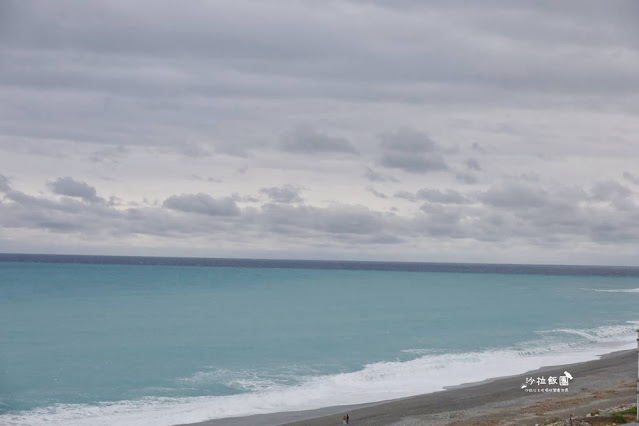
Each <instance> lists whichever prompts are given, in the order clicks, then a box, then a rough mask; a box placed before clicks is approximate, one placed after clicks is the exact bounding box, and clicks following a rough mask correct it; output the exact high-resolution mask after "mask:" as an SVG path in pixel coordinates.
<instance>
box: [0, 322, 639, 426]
mask: <svg viewBox="0 0 639 426" xmlns="http://www.w3.org/2000/svg"><path fill="white" fill-rule="evenodd" d="M637 325H639V322H628V323H627V324H625V325H620V326H605V327H598V328H593V329H555V330H545V331H542V332H540V338H539V339H537V340H534V341H531V342H527V343H525V344H523V345H520V346H519V347H517V348H511V349H507V350H488V351H482V352H469V353H459V354H428V353H427V354H426V355H423V356H420V357H419V358H417V359H413V360H410V361H404V362H399V361H396V362H378V363H373V364H368V365H366V366H365V367H364V368H363V369H361V370H359V371H355V372H351V373H343V374H336V375H330V376H311V377H307V378H306V379H304V380H303V381H302V382H301V383H300V384H298V385H294V386H283V385H282V384H277V383H272V384H269V383H268V381H265V380H262V379H259V377H253V376H252V375H250V374H247V373H242V374H241V375H240V376H239V377H235V378H233V377H232V376H233V375H232V374H230V373H229V372H222V373H220V372H212V373H202V374H200V375H195V376H193V377H192V378H190V379H185V381H187V382H188V380H195V381H198V380H207V379H210V378H211V377H213V378H219V377H222V376H224V377H227V378H228V380H229V381H230V382H232V381H233V380H235V382H236V383H238V382H242V381H245V383H241V385H243V386H246V387H247V388H248V389H252V390H253V391H252V392H248V393H243V394H239V395H231V396H210V397H189V398H158V397H155V398H145V399H142V400H136V401H122V402H116V403H103V404H99V405H83V404H58V405H55V406H51V407H46V408H40V409H36V410H31V411H27V412H23V413H18V414H15V415H6V414H5V415H3V416H0V423H2V424H7V425H23V424H29V425H44V424H47V425H89V424H90V425H107V424H122V425H170V424H175V423H189V422H198V421H203V420H207V419H213V418H223V417H233V416H242V415H251V414H262V413H273V412H279V411H296V410H306V409H313V408H319V407H325V406H332V405H348V404H357V403H364V402H374V401H382V400H387V399H392V398H400V397H406V396H412V395H417V394H422V393H429V392H434V391H438V390H442V389H443V387H444V386H453V385H458V384H463V383H469V382H477V381H481V380H485V379H489V378H493V377H501V376H512V375H517V374H523V373H524V372H525V371H528V370H532V369H536V368H539V367H542V366H548V365H561V364H571V363H575V362H582V361H587V360H592V359H596V357H597V356H598V355H601V354H603V353H607V352H611V351H614V350H621V349H630V348H633V347H634V345H635V342H634V329H635V328H636V327H637ZM411 352H417V350H411ZM209 374H211V375H212V376H209ZM254 379H255V380H256V381H258V382H259V383H253V384H252V383H248V382H251V381H252V380H254ZM513 391H516V390H513Z"/></svg>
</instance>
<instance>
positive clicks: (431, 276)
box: [0, 262, 639, 424]
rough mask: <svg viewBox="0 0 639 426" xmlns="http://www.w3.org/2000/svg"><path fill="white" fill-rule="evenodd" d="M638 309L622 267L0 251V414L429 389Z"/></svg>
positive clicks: (597, 348)
mask: <svg viewBox="0 0 639 426" xmlns="http://www.w3.org/2000/svg"><path fill="white" fill-rule="evenodd" d="M495 270H496V271H499V268H496V269H495ZM542 272H543V271H542ZM638 306H639V277H638V276H634V275H632V274H630V275H625V276H614V274H605V275H592V274H587V273H582V274H572V275H571V274H565V275H548V274H540V273H517V272H516V271H515V272H509V273H503V272H494V273H486V271H485V270H482V273H473V272H468V271H466V272H463V273H462V272H428V271H421V272H406V271H399V270H390V271H389V270H361V269H360V270H335V269H296V268H256V267H205V266H190V267H184V266H171V265H118V264H70V263H32V262H0V347H1V350H0V423H2V424H115V423H117V424H173V423H177V422H189V421H192V422H194V421H199V420H205V419H207V418H220V417H226V416H236V415H244V414H255V413H263V412H274V411H288V410H298V409H307V408H317V407H321V406H327V405H342V404H351V403H359V402H369V401H375V400H383V399H389V398H396V397H402V396H407V395H414V394H419V393H425V392H432V391H436V390H440V389H441V388H442V387H443V386H446V385H455V384H459V383H464V382H469V381H476V380H482V379H485V378H489V377H495V376H503V375H511V374H519V373H523V372H524V371H526V370H529V369H531V368H536V367H539V366H542V365H552V364H558V363H570V362H578V361H581V360H586V359H592V358H594V357H595V356H596V355H597V354H603V353H607V352H611V351H614V350H618V349H624V348H632V347H633V345H634V344H635V334H634V329H635V328H636V327H637V325H639V322H637V320H639V309H638ZM514 391H515V390H514Z"/></svg>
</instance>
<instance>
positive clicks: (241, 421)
mask: <svg viewBox="0 0 639 426" xmlns="http://www.w3.org/2000/svg"><path fill="white" fill-rule="evenodd" d="M564 371H569V372H570V373H571V374H572V376H573V377H574V379H573V380H572V381H570V384H569V386H567V387H563V388H567V389H568V392H561V393H559V392H548V393H546V392H538V393H532V392H526V391H525V390H523V389H521V385H522V384H524V382H525V378H526V377H535V378H536V377H538V376H542V375H543V376H545V377H548V376H556V377H558V376H562V375H563V373H564ZM636 380H637V351H636V350H629V351H622V352H615V353H612V354H608V355H604V356H603V357H601V359H599V360H595V361H588V362H584V363H579V364H571V365H565V366H556V367H544V368H541V369H539V370H535V371H531V372H526V373H523V374H521V375H518V376H512V377H507V378H501V379H493V380H489V381H485V382H481V383H475V384H468V385H461V386H456V387H451V388H448V389H447V390H445V391H440V392H435V393H430V394H425V395H419V396H415V397H410V398H403V399H398V400H392V401H383V402H379V403H373V404H362V405H356V406H341V407H326V408H320V409H317V410H307V411H297V412H284V413H273V414H261V415H255V416H247V417H235V418H226V419H218V420H210V421H207V422H202V423H198V424H199V425H203V426H239V425H242V426H248V425H261V426H265V425H281V424H290V425H309V426H327V425H339V424H342V416H343V415H345V414H346V413H348V414H349V415H350V420H351V421H350V424H353V425H372V426H375V425H395V426H412V425H449V424H452V425H535V424H544V423H550V422H552V421H563V420H565V419H568V417H569V416H570V415H571V414H572V415H574V416H581V417H583V416H586V415H587V414H589V413H591V412H592V411H594V410H602V411H603V410H605V409H607V408H611V407H616V406H621V405H628V404H632V403H634V402H636V389H637V388H636V386H637V384H636ZM529 388H531V389H534V388H562V387H561V386H557V385H555V386H547V385H541V386H536V385H534V386H530V387H529Z"/></svg>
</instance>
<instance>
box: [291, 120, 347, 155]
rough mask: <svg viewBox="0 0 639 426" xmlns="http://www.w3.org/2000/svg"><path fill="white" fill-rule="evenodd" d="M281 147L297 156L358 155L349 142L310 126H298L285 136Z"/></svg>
mask: <svg viewBox="0 0 639 426" xmlns="http://www.w3.org/2000/svg"><path fill="white" fill-rule="evenodd" d="M281 146H282V148H283V149H284V150H285V151H288V152H292V153H297V154H315V153H323V152H337V153H346V154H357V150H356V149H355V147H354V146H353V145H352V144H351V143H350V142H349V141H348V140H346V139H344V138H342V137H338V136H330V135H328V134H326V133H322V132H320V131H318V130H315V129H314V128H313V127H311V126H308V125H301V126H298V127H296V128H295V129H294V130H293V131H292V132H290V133H288V134H286V135H284V137H283V138H282V143H281Z"/></svg>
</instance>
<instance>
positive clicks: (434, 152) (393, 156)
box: [379, 129, 448, 173]
mask: <svg viewBox="0 0 639 426" xmlns="http://www.w3.org/2000/svg"><path fill="white" fill-rule="evenodd" d="M379 138H380V139H381V146H382V157H381V159H380V161H379V164H380V165H382V166H385V167H389V168H396V169H402V170H404V171H407V172H410V173H427V172H432V171H441V170H446V169H448V166H447V165H446V163H445V162H444V157H443V155H442V154H441V152H440V151H441V150H440V148H439V147H438V146H437V144H436V143H435V142H433V141H432V140H431V139H430V138H429V137H428V136H427V135H426V134H424V133H420V132H418V131H415V130H411V129H400V130H397V131H393V132H386V133H382V134H380V135H379Z"/></svg>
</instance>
